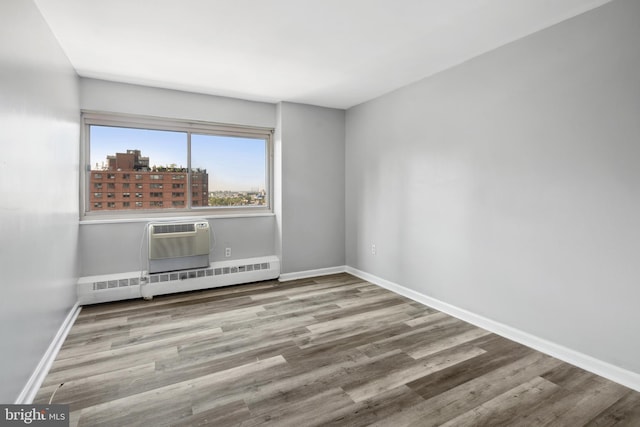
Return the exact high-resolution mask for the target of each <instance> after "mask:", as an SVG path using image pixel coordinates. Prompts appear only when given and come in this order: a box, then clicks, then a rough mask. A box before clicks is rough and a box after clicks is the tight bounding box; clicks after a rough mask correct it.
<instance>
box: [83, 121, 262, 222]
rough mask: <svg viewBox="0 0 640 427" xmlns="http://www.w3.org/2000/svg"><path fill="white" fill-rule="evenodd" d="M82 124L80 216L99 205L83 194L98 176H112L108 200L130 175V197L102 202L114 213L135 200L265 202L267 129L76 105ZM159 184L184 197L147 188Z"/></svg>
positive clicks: (252, 207)
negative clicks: (82, 110)
mask: <svg viewBox="0 0 640 427" xmlns="http://www.w3.org/2000/svg"><path fill="white" fill-rule="evenodd" d="M83 125H84V132H83V141H84V142H83V148H82V151H83V158H84V159H85V160H84V162H86V164H87V165H88V166H90V167H87V168H84V167H83V168H82V169H83V170H87V171H88V172H87V173H84V176H83V179H82V180H81V185H82V187H83V188H82V192H81V194H82V195H83V201H84V202H83V203H84V206H85V208H84V215H85V216H86V215H92V214H94V213H95V214H99V213H101V211H102V212H104V210H103V205H102V204H101V203H100V202H93V200H91V198H90V197H89V194H90V193H89V191H91V190H93V191H95V192H98V191H101V189H102V183H101V182H97V181H98V180H101V179H102V178H107V179H109V180H113V181H114V182H109V183H108V184H107V189H108V191H109V192H108V193H107V197H108V198H112V199H114V200H122V198H128V197H130V194H131V193H130V192H129V191H130V190H129V184H128V183H121V181H123V180H129V179H131V178H135V180H136V181H137V182H136V185H135V187H136V190H137V192H136V193H135V197H136V199H137V201H136V202H135V203H129V202H122V203H115V202H109V203H108V204H107V207H108V208H110V211H121V214H126V213H127V212H126V211H127V210H129V211H130V212H131V213H134V210H137V211H138V212H139V210H140V208H143V209H144V210H145V211H148V212H147V213H148V214H149V215H151V216H153V214H154V212H158V213H160V212H163V211H166V210H167V209H171V210H179V211H190V210H193V211H194V212H195V211H197V213H201V212H202V210H207V211H209V212H210V213H214V212H220V213H228V212H235V211H253V212H264V211H270V209H271V203H270V200H271V194H272V191H271V182H272V178H271V175H272V155H271V152H272V141H271V135H272V129H266V128H250V127H242V126H235V125H219V124H212V123H202V122H187V121H179V120H171V119H166V120H164V119H156V118H147V117H135V116H128V115H115V114H107V113H105V114H100V113H83ZM116 183H117V185H116ZM145 183H146V184H148V188H147V187H144V184H145ZM165 184H166V185H167V187H165ZM169 184H171V187H168V185H169ZM144 188H147V192H144V191H143V189H144ZM164 188H171V189H173V190H177V191H173V192H172V193H171V197H172V198H181V199H184V200H173V201H172V202H169V201H166V203H163V201H162V200H158V199H162V198H163V196H164V193H163V192H162V191H155V190H162V189H164ZM90 189H91V190H90ZM149 190H151V191H149ZM185 190H186V191H185ZM92 195H94V196H95V193H92ZM166 196H169V195H168V194H166ZM112 204H113V206H112ZM116 205H117V206H116ZM110 213H111V214H113V212H110ZM105 214H107V212H105Z"/></svg>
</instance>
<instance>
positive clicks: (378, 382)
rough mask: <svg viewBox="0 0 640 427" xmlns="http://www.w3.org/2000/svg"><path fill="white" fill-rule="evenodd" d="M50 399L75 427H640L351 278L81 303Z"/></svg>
mask: <svg viewBox="0 0 640 427" xmlns="http://www.w3.org/2000/svg"><path fill="white" fill-rule="evenodd" d="M62 383H64V385H62V386H61V387H59V385H60V384H62ZM54 392H55V395H54V396H53V403H67V404H69V405H70V409H71V425H72V426H75V425H79V426H102V425H108V426H164V425H167V426H169V425H171V426H174V425H175V426H183V425H184V426H186V425H214V426H243V427H248V426H256V425H263V424H268V425H275V426H289V425H291V426H296V427H301V426H316V425H317V426H329V425H341V426H342V425H344V426H361V425H379V426H394V427H395V426H405V425H406V426H436V425H445V426H484V425H486V426H502V425H505V426H546V425H552V426H583V425H586V426H612V425H627V426H631V425H633V426H640V393H638V392H635V391H632V390H630V389H628V388H625V387H623V386H621V385H618V384H615V383H613V382H611V381H608V380H605V379H603V378H601V377H598V376H596V375H593V374H590V373H588V372H585V371H583V370H581V369H578V368H576V367H573V366H571V365H568V364H566V363H563V362H560V361H559V360H557V359H554V358H552V357H550V356H546V355H544V354H542V353H539V352H537V351H534V350H531V349H529V348H527V347H524V346H522V345H519V344H516V343H513V342H511V341H509V340H506V339H504V338H501V337H499V336H497V335H494V334H491V333H488V332H487V331H484V330H482V329H479V328H477V327H474V326H472V325H469V324H467V323H465V322H462V321H460V320H457V319H455V318H452V317H450V316H447V315H445V314H443V313H440V312H438V311H436V310H434V309H431V308H428V307H425V306H423V305H421V304H418V303H416V302H413V301H411V300H408V299H406V298H404V297H401V296H398V295H396V294H393V293H391V292H389V291H387V290H385V289H382V288H380V287H377V286H375V285H372V284H370V283H367V282H365V281H362V280H360V279H358V278H355V277H353V276H350V275H348V274H338V275H333V276H325V277H319V278H314V279H305V280H298V281H293V282H286V283H278V282H277V281H270V282H262V283H256V284H250V285H242V286H235V287H228V288H219V289H212V290H206V291H199V292H190V293H182V294H175V295H170V296H164V297H156V298H154V299H153V301H143V300H136V301H126V302H118V303H110V304H101V305H95V306H88V307H85V308H83V310H82V312H81V313H80V316H79V317H78V319H77V321H76V323H75V325H74V326H73V328H72V329H71V332H70V334H69V336H68V337H67V339H66V341H65V343H64V345H63V347H62V349H61V351H60V353H59V354H58V357H57V358H56V360H55V362H54V364H53V367H52V369H51V371H50V372H49V374H48V376H47V378H46V380H45V382H44V384H43V385H42V388H41V389H40V391H39V393H38V395H37V397H36V401H35V403H47V402H48V401H49V399H50V398H51V396H52V395H53V393H54Z"/></svg>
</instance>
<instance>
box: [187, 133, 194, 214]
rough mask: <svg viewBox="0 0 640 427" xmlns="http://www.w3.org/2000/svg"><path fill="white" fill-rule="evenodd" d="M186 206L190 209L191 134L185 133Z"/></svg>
mask: <svg viewBox="0 0 640 427" xmlns="http://www.w3.org/2000/svg"><path fill="white" fill-rule="evenodd" d="M187 190H188V191H187V206H188V208H189V209H192V208H193V206H192V205H191V201H192V200H191V198H192V194H191V132H187Z"/></svg>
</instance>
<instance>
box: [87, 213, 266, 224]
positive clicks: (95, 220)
mask: <svg viewBox="0 0 640 427" xmlns="http://www.w3.org/2000/svg"><path fill="white" fill-rule="evenodd" d="M269 216H275V214H274V213H273V212H233V213H232V212H229V213H225V214H211V213H209V214H200V215H198V214H191V215H182V216H179V215H175V214H174V215H172V216H158V215H140V216H131V215H126V216H124V215H123V216H119V215H118V216H102V215H100V216H92V217H84V218H82V219H80V222H79V223H80V225H91V224H96V225H97V224H123V223H132V222H140V223H148V222H154V221H157V222H165V221H193V220H195V219H207V220H211V219H214V220H215V219H229V218H258V217H269Z"/></svg>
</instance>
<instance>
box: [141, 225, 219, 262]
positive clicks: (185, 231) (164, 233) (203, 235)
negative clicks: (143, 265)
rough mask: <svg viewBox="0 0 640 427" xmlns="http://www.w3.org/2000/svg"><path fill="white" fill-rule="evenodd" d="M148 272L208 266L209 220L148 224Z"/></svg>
mask: <svg viewBox="0 0 640 427" xmlns="http://www.w3.org/2000/svg"><path fill="white" fill-rule="evenodd" d="M148 227H149V229H148V232H149V273H150V274H153V273H161V272H166V271H177V270H186V269H194V268H203V267H208V266H209V248H210V232H209V223H208V222H207V221H194V222H179V223H174V222H172V223H157V224H149V226H148Z"/></svg>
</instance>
